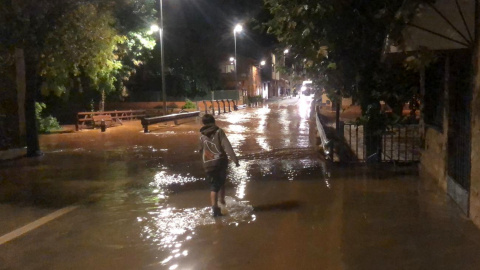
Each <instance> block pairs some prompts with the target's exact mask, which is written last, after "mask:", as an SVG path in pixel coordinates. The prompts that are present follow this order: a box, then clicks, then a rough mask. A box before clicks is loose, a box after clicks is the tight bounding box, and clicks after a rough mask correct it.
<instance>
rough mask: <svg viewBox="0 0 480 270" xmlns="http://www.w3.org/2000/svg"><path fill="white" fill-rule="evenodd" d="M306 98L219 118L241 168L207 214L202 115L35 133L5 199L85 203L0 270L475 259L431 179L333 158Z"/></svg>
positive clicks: (2, 167)
mask: <svg viewBox="0 0 480 270" xmlns="http://www.w3.org/2000/svg"><path fill="white" fill-rule="evenodd" d="M310 102H311V99H308V98H301V99H295V100H294V99H290V100H284V101H280V102H276V103H272V104H268V105H265V106H263V107H260V108H250V109H246V110H242V111H237V112H233V113H229V114H226V115H221V116H218V119H217V124H218V125H219V126H220V127H222V128H224V130H225V131H226V133H227V136H228V137H229V139H230V141H231V142H232V145H233V147H234V149H235V150H236V152H237V155H238V156H239V157H240V158H241V162H240V163H241V166H240V167H238V168H235V167H234V166H231V167H230V174H229V183H228V184H227V205H226V207H224V208H223V209H222V211H223V212H224V213H225V214H226V215H225V216H224V217H221V218H216V219H214V218H212V217H211V216H210V209H209V207H208V203H209V201H208V192H209V191H208V186H207V185H206V184H205V182H204V180H203V177H204V174H203V172H202V168H201V163H200V156H199V154H198V141H199V140H198V135H199V134H198V130H199V129H200V127H201V125H200V123H198V122H189V123H186V124H183V125H180V126H170V125H158V126H154V127H153V128H152V132H151V133H149V134H144V133H143V132H142V127H141V126H140V124H139V122H127V123H125V124H124V125H123V126H119V127H114V128H110V129H108V130H107V132H105V133H101V132H100V131H99V130H84V131H81V132H77V133H73V134H57V135H50V136H42V138H41V145H42V149H43V150H44V151H45V153H46V154H45V156H43V157H41V158H37V159H28V160H24V159H22V160H16V161H9V162H3V163H1V164H0V173H1V176H2V177H3V181H5V179H9V180H11V179H14V181H17V183H23V184H24V187H25V189H26V190H27V191H25V192H23V193H19V194H16V196H20V198H21V199H18V200H15V198H10V199H11V200H14V201H16V203H17V204H19V205H22V202H23V203H24V204H26V205H28V206H19V207H29V208H31V207H32V205H33V206H35V205H36V206H38V207H39V209H40V210H39V211H45V209H52V210H53V209H54V208H55V207H61V206H64V205H68V204H70V203H72V202H77V203H79V204H80V206H81V207H80V208H79V209H78V210H76V211H74V212H72V213H69V214H67V215H66V216H64V217H61V218H59V219H57V220H55V221H53V222H51V223H49V224H47V225H45V226H43V227H41V228H39V229H37V230H35V231H33V232H31V233H29V234H28V235H25V236H23V237H21V238H19V239H16V240H14V241H12V242H10V243H7V244H6V245H3V246H0V269H2V270H4V269H478V265H480V233H479V231H478V229H476V228H475V227H474V226H473V225H472V224H471V222H470V221H469V220H467V219H465V218H463V217H462V216H461V214H460V212H459V211H458V209H457V208H456V206H455V205H454V204H452V203H451V202H450V200H448V199H447V198H445V197H444V196H442V192H441V191H439V190H438V189H437V188H436V187H435V186H431V185H426V184H423V183H422V182H420V181H419V180H418V179H417V177H416V176H414V175H410V174H396V175H395V174H393V173H392V172H391V171H386V172H385V173H382V174H375V173H373V174H372V170H364V169H362V168H353V167H349V166H346V167H329V166H328V165H327V164H326V163H325V161H324V160H323V159H322V158H321V157H319V155H318V153H317V151H316V149H315V146H314V145H312V143H311V142H312V141H314V140H312V134H313V130H312V127H313V126H312V124H314V123H313V122H312V121H310V108H311V107H310V106H309V105H310ZM378 170H380V169H378ZM374 172H375V170H374ZM379 175H381V176H379ZM32 182H34V183H35V185H36V186H37V187H36V188H32V187H31V185H30V184H31V183H32ZM17 187H18V186H17ZM45 187H47V188H45ZM42 213H43V212H42ZM0 224H1V222H0Z"/></svg>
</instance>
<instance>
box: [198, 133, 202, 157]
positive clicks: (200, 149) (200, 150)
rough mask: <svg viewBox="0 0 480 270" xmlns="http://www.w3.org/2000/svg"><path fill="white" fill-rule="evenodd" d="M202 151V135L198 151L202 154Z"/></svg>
mask: <svg viewBox="0 0 480 270" xmlns="http://www.w3.org/2000/svg"><path fill="white" fill-rule="evenodd" d="M202 151H203V141H202V137H200V139H199V142H198V152H199V153H200V154H201V153H202Z"/></svg>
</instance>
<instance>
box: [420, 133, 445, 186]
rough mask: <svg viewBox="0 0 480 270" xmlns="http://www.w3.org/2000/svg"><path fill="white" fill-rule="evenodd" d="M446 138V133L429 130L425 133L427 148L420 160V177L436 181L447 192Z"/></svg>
mask: <svg viewBox="0 0 480 270" xmlns="http://www.w3.org/2000/svg"><path fill="white" fill-rule="evenodd" d="M446 153H447V147H446V137H445V135H444V133H442V132H440V131H438V130H435V129H433V128H428V127H427V130H426V133H425V148H424V150H423V151H422V157H421V159H420V176H421V177H422V178H423V179H426V180H430V181H434V182H435V183H437V184H438V185H439V186H440V187H442V189H443V190H447V181H446V176H445V173H446Z"/></svg>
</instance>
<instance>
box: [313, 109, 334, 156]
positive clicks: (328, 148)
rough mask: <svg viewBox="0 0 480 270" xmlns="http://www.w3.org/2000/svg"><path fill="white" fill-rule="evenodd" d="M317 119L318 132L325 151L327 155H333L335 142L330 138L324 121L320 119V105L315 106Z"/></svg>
mask: <svg viewBox="0 0 480 270" xmlns="http://www.w3.org/2000/svg"><path fill="white" fill-rule="evenodd" d="M315 118H316V119H315V120H316V123H317V133H318V136H319V137H320V141H321V144H322V148H323V152H324V154H325V155H326V156H328V157H332V155H333V142H332V141H331V140H329V139H328V137H327V134H326V133H325V129H324V128H323V125H322V121H320V112H319V108H318V106H315Z"/></svg>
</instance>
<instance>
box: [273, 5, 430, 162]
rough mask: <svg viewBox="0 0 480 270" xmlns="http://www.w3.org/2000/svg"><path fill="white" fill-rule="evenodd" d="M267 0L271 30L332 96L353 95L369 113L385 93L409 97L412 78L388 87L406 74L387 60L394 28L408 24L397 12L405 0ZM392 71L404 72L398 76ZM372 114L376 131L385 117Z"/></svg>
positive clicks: (370, 128) (371, 128)
mask: <svg viewBox="0 0 480 270" xmlns="http://www.w3.org/2000/svg"><path fill="white" fill-rule="evenodd" d="M264 2H265V4H266V6H267V8H268V9H269V10H270V13H271V15H272V18H271V19H270V20H269V21H268V22H266V23H265V27H266V29H267V31H268V32H269V33H272V34H274V35H275V36H276V37H277V38H278V40H279V41H280V42H281V43H283V44H284V46H291V47H292V48H293V49H294V51H295V52H296V53H297V57H296V58H297V59H299V60H300V61H303V63H304V66H305V68H306V70H307V72H309V74H311V76H312V77H313V78H315V80H316V82H317V83H318V84H320V85H321V86H323V87H324V88H325V90H326V91H327V93H329V95H330V96H331V97H335V96H337V95H338V94H340V96H351V95H353V96H354V97H355V98H356V99H357V100H359V102H360V105H361V107H362V113H363V114H364V115H367V114H379V113H380V110H379V109H373V108H379V107H380V105H379V101H380V100H382V99H388V100H389V102H391V103H394V102H395V103H396V104H395V105H396V106H397V105H398V104H399V103H401V102H404V101H406V100H405V99H407V100H408V98H406V97H405V93H408V92H409V91H410V92H411V90H412V89H411V85H410V84H406V85H405V83H403V84H402V85H401V86H405V87H393V88H392V87H388V86H389V83H390V80H392V79H396V82H398V81H402V80H403V79H405V78H406V76H403V75H398V74H397V73H396V72H397V71H398V69H397V67H395V66H393V65H386V64H384V63H382V61H381V60H382V59H381V55H382V52H383V47H384V41H385V39H386V37H387V36H388V34H389V33H391V32H392V31H393V30H394V29H395V30H397V31H398V29H402V26H403V25H404V23H405V20H404V18H403V17H397V16H396V15H397V11H398V10H399V9H400V7H401V6H402V4H403V2H404V1H403V0H387V1H363V0H347V1H336V0H264ZM413 2H421V1H413ZM391 72H394V73H395V74H397V75H398V76H397V77H395V76H392V73H391ZM400 73H401V72H400ZM397 79H398V80H397ZM394 91H395V93H394ZM396 106H394V107H396ZM366 119H372V121H367V123H366V125H367V132H368V133H370V134H374V133H378V131H379V130H380V129H381V128H382V127H383V125H381V124H379V123H377V122H378V121H376V120H378V119H382V118H379V117H376V116H369V117H366ZM373 119H375V121H374V120H373ZM367 136H369V134H367ZM377 140H378V136H377ZM376 144H377V142H375V140H372V143H371V144H370V145H367V155H371V154H373V153H375V152H376V151H377V149H376Z"/></svg>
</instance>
